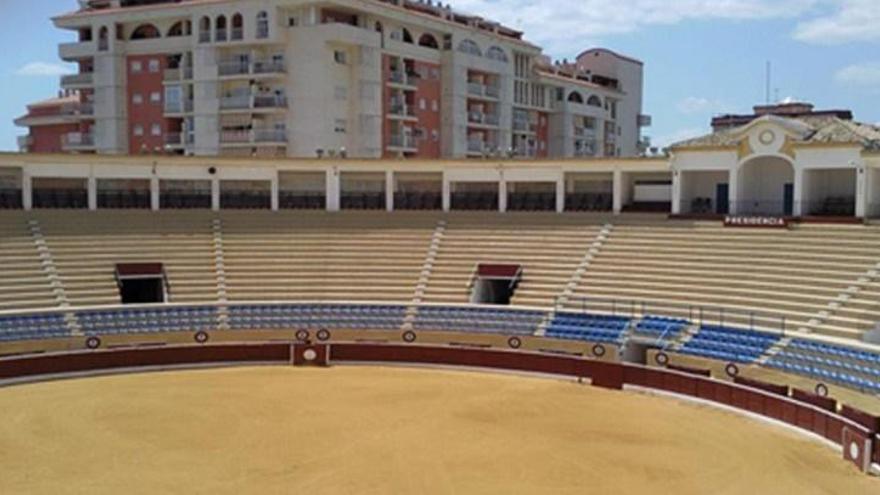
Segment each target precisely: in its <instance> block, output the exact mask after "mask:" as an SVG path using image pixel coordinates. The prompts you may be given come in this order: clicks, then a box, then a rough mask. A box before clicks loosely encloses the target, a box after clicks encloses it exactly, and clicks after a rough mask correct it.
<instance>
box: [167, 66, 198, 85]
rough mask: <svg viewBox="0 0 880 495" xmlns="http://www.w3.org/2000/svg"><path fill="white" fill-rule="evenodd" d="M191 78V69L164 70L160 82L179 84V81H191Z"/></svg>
mask: <svg viewBox="0 0 880 495" xmlns="http://www.w3.org/2000/svg"><path fill="white" fill-rule="evenodd" d="M192 78H193V69H192V67H184V68H179V67H178V68H175V69H166V70H165V72H164V74H163V75H162V80H163V81H164V82H181V81H191V80H192Z"/></svg>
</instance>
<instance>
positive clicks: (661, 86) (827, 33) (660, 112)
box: [0, 0, 880, 150]
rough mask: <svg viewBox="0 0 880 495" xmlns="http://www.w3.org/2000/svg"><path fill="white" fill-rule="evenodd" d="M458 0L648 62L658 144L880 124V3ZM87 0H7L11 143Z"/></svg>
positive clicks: (553, 48)
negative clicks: (774, 120)
mask: <svg viewBox="0 0 880 495" xmlns="http://www.w3.org/2000/svg"><path fill="white" fill-rule="evenodd" d="M452 4H453V6H455V7H456V8H458V9H461V10H465V11H467V12H470V13H475V14H479V15H483V16H485V17H488V18H492V19H495V20H499V21H502V22H504V23H505V24H508V25H511V26H513V27H516V28H519V29H522V30H524V31H525V32H526V37H527V38H528V39H529V40H530V41H533V42H535V43H537V44H539V45H541V46H543V47H544V48H545V52H546V53H547V54H548V55H551V56H553V57H554V58H564V57H568V58H573V57H574V56H575V55H577V54H578V53H579V52H580V51H582V50H583V49H586V48H590V47H594V46H603V47H607V48H610V49H613V50H616V51H619V52H621V53H624V54H627V55H630V56H633V57H636V58H638V59H640V60H642V61H644V63H645V112H646V113H648V114H650V115H653V117H654V125H653V126H652V127H650V128H648V129H647V130H646V132H645V133H646V134H647V135H649V136H651V137H652V138H653V140H654V142H655V143H657V144H661V145H663V144H668V143H669V142H672V141H675V140H678V139H682V138H685V137H689V136H691V135H695V134H700V133H702V132H705V131H706V130H707V128H708V120H709V118H710V117H711V116H712V115H714V114H717V113H724V112H747V111H749V110H750V108H751V106H752V105H753V104H756V103H761V102H763V100H764V66H765V62H766V61H768V60H769V61H771V62H772V64H773V84H772V87H773V91H772V93H773V97H774V98H775V97H777V96H778V98H780V99H782V98H789V97H791V98H795V99H799V100H807V101H811V102H814V103H815V104H816V105H817V106H818V107H821V108H832V107H833V108H849V109H852V110H853V111H854V112H855V116H856V118H857V119H858V120H861V121H865V122H871V123H880V105H878V101H880V51H878V48H880V28H878V26H880V0H554V1H553V2H535V1H533V0H458V1H453V2H452ZM76 5H77V2H76V0H29V1H25V0H0V14H2V15H0V43H2V45H0V46H5V47H7V49H6V53H4V54H3V57H2V58H0V86H2V87H3V89H4V96H3V98H0V149H3V150H12V149H15V147H16V144H15V143H16V136H17V135H19V134H24V133H25V129H21V128H16V127H15V126H14V125H13V124H12V120H13V119H14V118H15V117H17V116H19V115H21V114H23V113H24V111H25V105H26V104H27V103H28V102H31V101H36V100H40V99H43V98H47V97H51V96H53V95H54V94H55V93H56V92H57V91H58V78H59V76H60V74H62V73H64V72H65V71H70V70H71V68H70V66H65V65H64V64H61V63H59V60H58V56H57V53H58V48H57V46H58V43H61V42H65V41H72V40H73V39H74V36H75V35H74V33H72V32H65V31H61V30H58V29H55V28H54V27H53V26H52V23H51V21H50V17H51V16H53V15H57V14H59V13H63V12H65V11H70V10H73V9H75V8H76Z"/></svg>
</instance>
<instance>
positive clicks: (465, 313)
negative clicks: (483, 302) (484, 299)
mask: <svg viewBox="0 0 880 495" xmlns="http://www.w3.org/2000/svg"><path fill="white" fill-rule="evenodd" d="M545 315H546V313H545V312H544V311H516V310H511V309H505V308H492V307H453V306H421V307H419V308H418V310H417V312H416V316H415V319H414V321H413V329H415V330H435V331H443V330H449V331H456V330H458V331H467V332H477V333H502V334H517V335H531V334H533V333H535V331H536V330H537V329H538V325H540V324H541V321H542V320H543V319H544V317H545Z"/></svg>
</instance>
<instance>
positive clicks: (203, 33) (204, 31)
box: [199, 16, 211, 43]
mask: <svg viewBox="0 0 880 495" xmlns="http://www.w3.org/2000/svg"><path fill="white" fill-rule="evenodd" d="M209 41H211V18H210V17H208V16H205V17H202V18H201V19H200V20H199V42H200V43H207V42H209Z"/></svg>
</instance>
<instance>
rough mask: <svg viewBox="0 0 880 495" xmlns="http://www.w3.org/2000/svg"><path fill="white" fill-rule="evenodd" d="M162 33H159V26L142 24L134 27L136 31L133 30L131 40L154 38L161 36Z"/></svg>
mask: <svg viewBox="0 0 880 495" xmlns="http://www.w3.org/2000/svg"><path fill="white" fill-rule="evenodd" d="M161 37H162V34H161V33H159V28H157V27H156V26H154V25H152V24H141V25H140V26H138V27H136V28H134V31H132V32H131V37H130V38H129V39H131V40H149V39H154V38H161Z"/></svg>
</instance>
